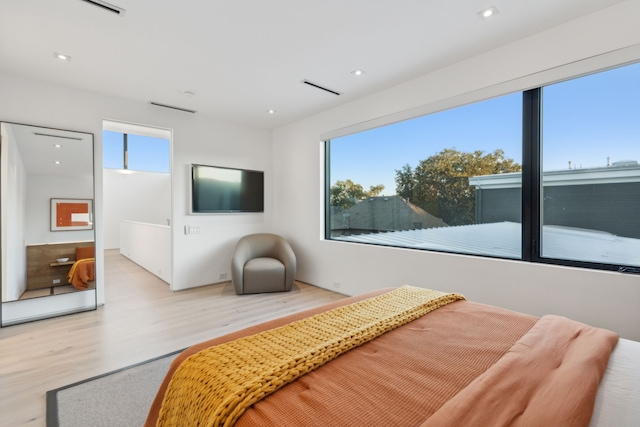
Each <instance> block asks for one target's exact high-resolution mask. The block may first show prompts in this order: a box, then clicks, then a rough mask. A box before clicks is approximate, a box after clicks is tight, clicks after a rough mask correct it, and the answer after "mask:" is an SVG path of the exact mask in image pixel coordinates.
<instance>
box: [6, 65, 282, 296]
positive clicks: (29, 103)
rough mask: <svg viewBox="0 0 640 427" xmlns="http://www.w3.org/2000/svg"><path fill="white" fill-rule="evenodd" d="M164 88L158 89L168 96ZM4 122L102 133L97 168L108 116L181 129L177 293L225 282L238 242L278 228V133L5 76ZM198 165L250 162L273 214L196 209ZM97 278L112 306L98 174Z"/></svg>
mask: <svg viewBox="0 0 640 427" xmlns="http://www.w3.org/2000/svg"><path fill="white" fill-rule="evenodd" d="M162 90H163V88H158V94H159V95H161V93H162ZM0 93H1V94H2V97H0V120H2V121H8V122H17V123H24V124H32V125H40V126H49V127H55V128H60V129H70V130H75V131H81V132H89V133H93V134H94V141H95V164H94V167H95V170H96V171H100V170H102V121H103V119H110V120H115V121H122V122H128V123H138V124H143V125H149V126H154V127H159V128H166V129H171V130H172V131H173V148H172V150H173V153H172V174H173V177H172V188H171V189H172V195H173V198H172V205H171V209H172V212H171V218H172V223H173V224H172V225H173V227H172V240H173V255H172V256H173V258H172V262H173V279H172V285H173V289H174V290H178V289H185V288H188V287H192V286H200V285H205V284H209V283H213V282H217V281H219V279H218V273H219V272H221V271H228V270H229V265H230V263H231V252H232V250H233V247H234V245H235V242H236V241H237V239H238V238H239V237H241V236H242V235H244V234H248V233H252V232H262V231H270V230H271V219H272V217H273V213H272V210H273V201H272V199H273V196H272V190H271V188H272V181H273V180H272V176H271V173H272V164H271V135H270V132H267V131H264V130H261V129H254V128H250V127H247V126H241V125H235V124H231V123H225V122H221V121H219V120H216V119H214V118H211V117H205V116H203V115H200V114H189V113H183V112H179V111H173V110H166V109H162V108H159V107H154V106H151V105H149V104H146V103H142V102H134V101H130V100H126V99H118V98H113V97H109V96H105V95H100V94H95V93H90V92H85V91H78V90H74V89H70V88H67V87H63V86H58V85H51V84H48V83H45V82H40V81H35V80H32V79H26V78H22V77H17V76H10V75H6V74H0ZM190 163H203V164H214V165H221V166H234V167H244V168H248V169H259V170H264V171H265V188H266V193H265V213H264V214H246V215H206V216H205V215H203V216H190V215H189V214H188V196H187V195H188V189H189V180H188V165H189V164H190ZM95 186H96V194H95V212H96V218H95V222H96V257H97V259H96V270H97V271H96V279H97V283H98V284H99V285H98V289H97V294H98V302H99V303H100V304H101V303H104V288H103V287H102V286H100V284H102V283H104V260H103V258H102V257H101V256H100V254H101V253H102V252H103V250H104V227H103V222H104V211H103V210H104V205H103V197H104V195H103V190H102V188H103V176H102V174H101V173H97V174H96V182H95ZM186 224H191V225H199V226H200V230H201V234H199V235H193V234H192V235H188V236H187V235H185V234H184V225H186Z"/></svg>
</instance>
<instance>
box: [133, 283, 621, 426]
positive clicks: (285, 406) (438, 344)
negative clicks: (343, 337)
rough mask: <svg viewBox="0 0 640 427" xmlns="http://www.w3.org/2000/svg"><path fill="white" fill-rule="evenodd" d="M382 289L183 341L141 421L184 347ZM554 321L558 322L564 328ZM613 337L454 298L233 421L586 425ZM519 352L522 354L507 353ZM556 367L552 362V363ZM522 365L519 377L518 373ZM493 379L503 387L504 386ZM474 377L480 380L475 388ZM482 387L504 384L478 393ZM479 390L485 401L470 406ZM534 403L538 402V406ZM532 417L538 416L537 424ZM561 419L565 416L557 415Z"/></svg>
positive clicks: (153, 415) (154, 412)
mask: <svg viewBox="0 0 640 427" xmlns="http://www.w3.org/2000/svg"><path fill="white" fill-rule="evenodd" d="M384 291H388V290H382V291H378V292H374V293H370V294H365V295H363V296H360V297H352V298H347V299H344V300H342V301H339V302H336V303H332V304H329V305H327V306H324V307H321V308H318V309H314V310H309V311H307V312H303V313H298V314H295V315H291V316H287V317H285V318H282V319H276V320H274V321H270V322H266V323H264V324H261V325H257V326H254V327H251V328H248V329H246V330H243V331H239V332H236V333H233V334H230V335H227V336H225V337H220V338H216V339H213V340H210V341H207V342H204V343H201V344H199V345H196V346H193V347H191V348H190V349H187V350H185V352H183V353H182V354H181V355H180V356H178V358H177V359H176V360H175V361H174V362H173V365H172V366H171V368H170V370H169V373H168V374H167V376H166V378H165V380H164V382H163V384H162V385H161V387H160V389H159V391H158V394H157V396H156V399H155V401H154V403H153V405H152V407H151V409H150V412H149V415H148V418H147V422H146V424H145V425H146V426H155V425H156V420H157V417H158V411H159V409H160V405H161V403H162V399H163V396H164V392H165V391H166V388H167V384H168V382H169V381H170V379H171V376H172V374H173V372H174V371H175V370H176V369H177V366H178V365H179V364H180V363H181V361H182V360H184V359H185V358H186V357H188V356H189V355H190V354H193V353H195V352H197V351H199V350H201V349H203V348H207V347H209V346H211V345H216V344H220V343H223V342H227V341H230V340H233V339H235V338H238V337H240V336H244V335H249V334H253V333H257V332H260V331H262V330H266V329H271V328H274V327H277V326H281V325H284V324H287V323H289V322H291V321H294V320H297V319H300V318H303V317H306V316H309V315H312V314H315V313H318V312H323V311H326V310H329V309H331V308H335V307H336V306H339V305H344V304H348V303H351V302H355V301H357V300H360V299H364V298H366V297H370V296H374V295H377V294H380V293H382V292H384ZM560 319H561V320H560ZM556 320H560V322H559V323H561V324H565V323H567V324H568V325H569V329H566V328H565V325H557V324H556ZM549 326H550V328H549ZM555 335H558V337H557V338H556V337H555ZM567 339H568V340H567ZM616 340H617V336H616V335H615V334H613V333H611V332H608V331H604V330H601V329H597V328H591V327H589V326H587V325H582V324H579V323H577V322H572V321H570V320H568V319H562V318H556V317H555V316H552V317H549V320H546V319H545V318H543V319H542V320H541V319H539V318H537V317H534V316H529V315H525V314H522V313H516V312H513V311H510V310H505V309H501V308H497V307H492V306H487V305H483V304H478V303H473V302H469V301H458V302H454V303H452V304H449V305H447V306H444V307H441V308H439V309H437V310H435V311H433V312H431V313H429V314H427V315H425V316H423V317H421V318H419V319H416V320H414V321H412V322H410V323H408V324H406V325H404V326H402V327H400V328H398V329H395V330H393V331H391V332H388V333H386V334H384V335H382V336H380V337H378V338H376V339H375V340H373V341H371V342H369V343H367V344H364V345H362V346H361V347H358V348H355V349H353V350H350V351H349V352H347V353H345V354H343V355H341V356H340V357H338V358H337V359H335V360H333V361H331V362H330V363H328V364H326V365H324V366H322V367H320V368H319V369H317V370H315V371H313V372H311V373H309V374H307V375H305V376H303V377H301V378H299V379H298V380H296V381H295V382H293V383H291V384H289V385H287V386H285V387H283V388H282V389H280V390H278V391H277V392H275V393H274V394H272V395H270V396H268V397H266V398H265V399H263V400H261V401H260V402H257V403H255V404H254V405H253V406H252V407H251V408H250V409H248V410H247V411H246V412H245V413H244V415H243V416H242V417H241V418H240V419H239V420H238V422H237V423H236V426H256V425H269V426H291V425H304V426H327V425H331V426H353V425H367V426H385V427H387V426H390V425H402V426H420V425H423V423H425V424H424V425H425V426H429V425H482V426H486V425H492V426H494V425H509V423H508V422H507V423H506V424H499V422H494V421H501V420H505V419H508V420H513V419H517V420H518V421H519V422H522V423H523V425H524V424H528V425H547V424H546V421H547V419H548V418H551V419H557V420H562V423H561V424H557V423H555V424H548V425H584V426H587V425H588V423H589V419H590V417H591V412H592V408H593V402H594V399H595V393H596V391H597V386H598V383H599V380H600V378H601V376H602V374H603V372H604V367H605V366H606V364H607V361H608V357H609V354H610V352H611V350H612V349H613V347H614V346H615V343H616ZM567 343H569V344H567ZM576 344H577V346H576ZM534 354H535V355H534ZM520 355H524V356H525V362H520V361H515V360H514V361H512V359H519V358H520ZM503 365H504V366H503ZM557 366H560V367H561V368H560V369H555V367H557ZM523 367H524V368H523ZM543 368H544V369H543ZM565 368H568V369H565ZM513 369H515V372H513ZM565 371H566V372H565ZM494 374H495V375H494ZM524 374H527V375H528V377H527V376H525V377H524V378H523V377H521V375H524ZM565 374H567V375H565ZM578 377H580V378H578ZM502 381H506V383H507V384H508V385H509V386H510V387H509V388H505V384H504V383H503V382H502ZM478 384H480V387H485V389H482V388H481V389H480V391H477V390H476V391H474V389H475V388H476V387H477V385H478ZM556 385H557V387H556ZM486 389H491V391H499V390H507V391H506V392H505V393H503V394H502V395H501V396H495V395H494V396H491V395H488V394H487V395H486V396H485V391H486ZM465 394H466V395H468V397H465ZM479 396H480V397H482V398H483V399H485V400H480V403H479V404H477V405H473V403H474V401H476V400H479V399H478V397H479ZM559 396H562V398H561V399H560V398H559ZM514 399H515V400H514ZM554 400H555V401H554ZM523 402H532V409H531V410H530V409H529V408H526V409H524V410H523ZM558 402H560V403H561V404H557V403H558ZM486 405H489V406H488V407H487V406H486ZM502 406H505V407H509V408H515V409H505V410H504V411H503V412H504V413H505V414H506V415H503V414H502V413H501V412H500V411H498V415H497V417H499V418H495V419H494V417H493V416H492V412H489V411H487V408H491V411H494V410H495V409H496V408H498V409H500V408H501V407H502ZM539 408H545V409H544V411H542V412H543V413H541V412H540V410H539ZM462 412H465V414H466V413H472V412H476V413H477V414H479V415H477V414H476V415H471V417H473V418H470V419H469V420H471V421H469V424H466V420H467V419H466V418H464V419H463V420H462V421H460V419H458V418H448V416H449V415H450V414H453V416H454V417H459V416H460V415H464V414H462ZM516 412H517V415H514V414H515V413H516ZM520 412H522V415H520ZM483 416H488V417H489V421H488V422H487V420H486V419H483V418H482V417H483ZM541 416H544V417H545V418H543V419H544V422H542V423H538V422H537V420H539V419H541V418H539V417H541ZM475 417H479V418H475ZM509 417H511V418H509ZM565 420H571V422H569V423H567V424H564V421H565ZM574 420H575V422H574ZM429 422H432V423H433V424H428V423H429ZM509 422H510V421H509Z"/></svg>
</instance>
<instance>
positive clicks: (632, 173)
mask: <svg viewBox="0 0 640 427" xmlns="http://www.w3.org/2000/svg"><path fill="white" fill-rule="evenodd" d="M542 179H543V184H544V185H545V186H552V185H585V184H617V183H621V182H638V181H640V165H638V162H637V161H635V160H629V161H622V162H616V163H613V164H612V165H611V166H603V167H597V168H584V169H583V168H578V169H566V170H558V171H545V172H543V173H542ZM469 185H473V186H475V187H476V188H481V189H485V190H486V189H494V188H513V187H521V186H522V173H520V172H513V173H503V174H495V175H483V176H473V177H471V178H469Z"/></svg>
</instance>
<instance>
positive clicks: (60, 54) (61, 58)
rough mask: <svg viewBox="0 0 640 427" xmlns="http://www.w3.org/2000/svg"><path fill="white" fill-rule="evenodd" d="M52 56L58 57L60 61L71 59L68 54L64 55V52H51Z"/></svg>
mask: <svg viewBox="0 0 640 427" xmlns="http://www.w3.org/2000/svg"><path fill="white" fill-rule="evenodd" d="M53 57H54V58H56V59H59V60H60V61H71V57H70V56H69V55H65V54H64V53H58V52H53Z"/></svg>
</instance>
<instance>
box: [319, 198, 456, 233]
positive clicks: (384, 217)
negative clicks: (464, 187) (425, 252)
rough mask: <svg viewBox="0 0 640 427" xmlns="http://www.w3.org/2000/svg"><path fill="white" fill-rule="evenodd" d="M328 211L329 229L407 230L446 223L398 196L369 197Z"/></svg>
mask: <svg viewBox="0 0 640 427" xmlns="http://www.w3.org/2000/svg"><path fill="white" fill-rule="evenodd" d="M331 214H332V221H331V229H333V230H338V229H359V230H371V231H374V230H409V229H413V228H428V227H443V226H446V225H447V224H445V223H444V221H442V219H440V218H437V217H435V216H433V215H431V214H430V213H428V212H426V211H425V210H423V209H421V208H419V207H418V206H415V205H413V204H411V203H409V202H407V201H406V200H405V199H403V198H402V197H400V196H398V195H394V196H379V197H369V198H367V199H364V200H362V201H360V202H358V203H356V204H355V205H353V206H351V207H350V208H349V209H342V208H340V207H332V212H331ZM343 218H344V219H343ZM347 218H348V220H347Z"/></svg>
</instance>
